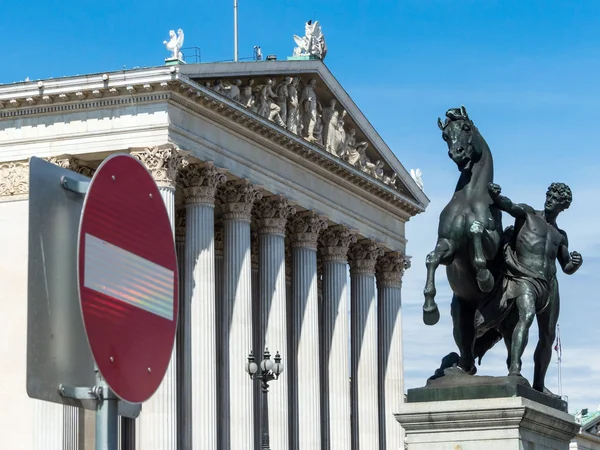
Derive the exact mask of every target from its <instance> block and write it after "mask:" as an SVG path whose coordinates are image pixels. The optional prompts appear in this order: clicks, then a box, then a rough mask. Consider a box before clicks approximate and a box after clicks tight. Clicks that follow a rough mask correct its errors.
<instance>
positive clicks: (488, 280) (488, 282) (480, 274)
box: [477, 269, 494, 292]
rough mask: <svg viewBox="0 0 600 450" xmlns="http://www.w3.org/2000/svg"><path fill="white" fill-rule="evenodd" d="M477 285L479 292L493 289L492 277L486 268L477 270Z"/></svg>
mask: <svg viewBox="0 0 600 450" xmlns="http://www.w3.org/2000/svg"><path fill="white" fill-rule="evenodd" d="M477 285H478V286H479V289H480V290H481V292H491V291H492V289H494V277H493V276H492V273H491V272H490V271H489V270H487V269H482V270H478V271H477Z"/></svg>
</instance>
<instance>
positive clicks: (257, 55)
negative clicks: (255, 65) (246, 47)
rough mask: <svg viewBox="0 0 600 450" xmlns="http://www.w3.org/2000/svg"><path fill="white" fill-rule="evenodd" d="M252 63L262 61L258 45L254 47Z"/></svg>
mask: <svg viewBox="0 0 600 450" xmlns="http://www.w3.org/2000/svg"><path fill="white" fill-rule="evenodd" d="M254 61H262V50H261V49H260V46H259V45H255V46H254Z"/></svg>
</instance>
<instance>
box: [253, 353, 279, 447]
mask: <svg viewBox="0 0 600 450" xmlns="http://www.w3.org/2000/svg"><path fill="white" fill-rule="evenodd" d="M246 372H248V375H250V379H252V380H260V382H261V388H262V393H263V394H264V395H263V413H262V422H263V427H262V428H263V436H262V450H270V443H269V413H268V410H267V405H268V403H267V393H268V392H269V381H273V380H276V379H278V378H279V375H281V372H283V364H281V356H279V352H277V353H276V354H275V362H274V363H273V361H271V354H270V353H269V349H268V348H265V352H264V353H263V360H262V361H261V362H260V367H259V366H258V365H257V364H256V362H254V353H253V352H252V351H250V354H249V355H248V364H246Z"/></svg>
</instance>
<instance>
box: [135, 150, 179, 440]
mask: <svg viewBox="0 0 600 450" xmlns="http://www.w3.org/2000/svg"><path fill="white" fill-rule="evenodd" d="M131 155H132V156H133V157H135V158H137V159H139V160H140V161H141V162H142V163H143V164H144V165H145V166H146V168H147V169H148V170H149V171H150V173H151V174H152V176H153V177H154V179H155V181H156V183H157V185H158V189H159V191H160V195H161V197H162V199H163V201H164V203H165V207H166V210H167V213H168V215H169V218H170V220H171V227H172V228H173V234H175V181H176V176H177V172H178V170H179V168H181V167H184V166H186V165H187V159H186V158H187V153H186V152H182V151H181V150H179V149H178V148H177V147H175V146H174V145H172V144H166V145H162V146H158V147H150V148H142V149H132V150H131ZM180 289H181V287H180ZM177 369H178V367H177V348H176V345H174V346H173V353H172V354H171V361H170V363H169V367H168V368H167V371H166V373H165V376H164V378H163V381H162V383H161V385H160V386H159V388H158V389H157V390H156V392H155V393H154V395H153V396H152V397H151V398H150V399H149V400H148V401H147V402H146V403H144V408H143V411H142V413H141V414H140V418H139V428H140V430H139V437H140V444H139V448H141V449H144V450H146V449H148V450H155V449H156V450H159V449H160V450H176V449H177V409H178V407H177Z"/></svg>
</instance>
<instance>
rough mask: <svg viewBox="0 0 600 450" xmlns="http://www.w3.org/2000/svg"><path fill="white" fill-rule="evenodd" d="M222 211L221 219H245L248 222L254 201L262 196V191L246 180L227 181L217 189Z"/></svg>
mask: <svg viewBox="0 0 600 450" xmlns="http://www.w3.org/2000/svg"><path fill="white" fill-rule="evenodd" d="M217 198H218V200H219V203H220V204H221V209H222V211H223V220H246V221H248V222H250V219H251V213H252V206H253V205H254V202H256V201H257V200H260V199H261V198H262V192H261V191H259V190H258V188H257V187H256V186H253V185H252V184H251V183H250V182H248V181H242V182H238V181H228V182H227V183H225V184H224V185H223V186H221V188H220V189H219V190H218V191H217Z"/></svg>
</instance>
